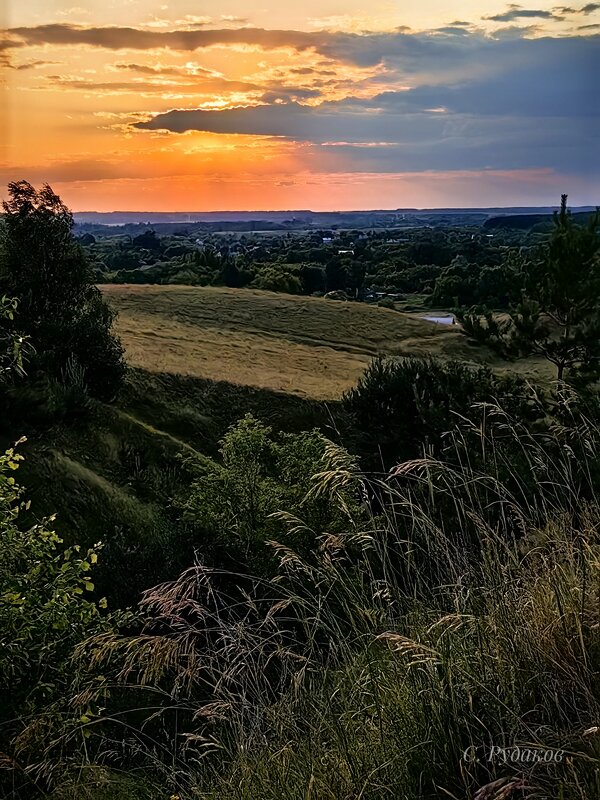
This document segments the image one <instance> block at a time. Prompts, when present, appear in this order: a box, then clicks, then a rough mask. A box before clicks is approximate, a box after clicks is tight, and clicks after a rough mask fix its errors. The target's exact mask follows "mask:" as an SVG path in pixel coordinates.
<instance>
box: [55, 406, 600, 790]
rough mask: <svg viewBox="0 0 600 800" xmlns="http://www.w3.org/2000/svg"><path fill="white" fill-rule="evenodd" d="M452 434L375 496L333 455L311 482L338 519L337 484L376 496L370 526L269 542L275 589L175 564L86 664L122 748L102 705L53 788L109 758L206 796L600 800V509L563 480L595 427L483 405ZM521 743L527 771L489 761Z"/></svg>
mask: <svg viewBox="0 0 600 800" xmlns="http://www.w3.org/2000/svg"><path fill="white" fill-rule="evenodd" d="M567 405H568V404H567ZM568 410H569V409H568V407H566V408H565V412H566V413H567V412H568ZM453 435H454V442H455V446H456V448H457V452H456V457H455V458H454V459H453V460H452V462H451V463H449V462H444V461H440V460H439V459H435V458H424V459H417V460H413V461H411V462H408V463H405V464H403V465H402V466H401V468H399V469H398V470H396V471H395V473H394V474H392V475H390V476H388V477H387V479H386V480H385V481H376V482H375V486H374V487H373V486H371V485H370V482H369V480H368V478H367V477H366V476H361V475H358V474H357V473H356V472H355V471H354V470H353V469H351V468H350V469H349V459H348V456H347V454H346V455H344V454H342V453H338V455H339V458H338V459H337V460H335V461H332V463H331V464H330V468H329V469H328V470H327V471H325V472H323V473H321V474H320V475H319V476H318V477H317V478H316V481H315V483H316V484H317V485H319V486H321V488H322V490H323V491H324V492H326V493H327V495H328V496H329V498H330V502H331V503H332V504H334V505H335V504H339V505H340V512H341V513H345V509H344V498H343V495H341V494H339V493H338V494H336V493H332V492H331V491H330V489H331V487H333V486H338V487H340V486H347V485H348V481H349V480H350V481H351V482H352V483H353V484H354V485H356V484H358V485H359V486H362V487H363V488H364V490H365V491H364V496H365V497H368V496H370V495H372V494H373V491H374V490H376V491H377V495H378V497H379V503H380V505H381V509H379V510H378V513H377V514H376V515H375V514H374V515H373V516H372V517H371V518H370V519H369V518H355V519H352V518H351V517H348V518H347V521H346V526H345V529H344V530H343V531H341V532H339V533H338V534H337V535H326V534H323V535H322V536H321V537H320V547H319V550H318V553H317V554H316V556H315V557H314V558H311V559H306V558H303V557H302V555H301V554H300V553H298V552H294V551H293V550H290V548H289V547H287V546H281V545H279V546H275V551H276V553H277V555H278V556H279V559H280V566H279V571H278V574H277V577H276V579H275V580H272V581H270V582H268V584H265V583H264V582H263V581H256V582H255V583H250V582H246V583H244V584H243V585H242V586H240V585H239V584H240V582H241V580H242V578H241V576H239V575H234V576H231V581H232V583H235V585H236V587H237V590H236V592H235V594H233V595H232V594H228V593H225V592H224V591H223V590H222V588H220V587H221V580H222V577H223V576H222V575H221V574H220V573H219V572H218V571H212V570H210V569H207V568H206V567H204V566H202V565H197V566H195V567H193V568H190V569H188V570H186V571H185V572H184V573H183V574H182V575H181V576H180V577H179V578H178V579H177V580H175V581H171V582H169V583H167V584H164V585H161V586H158V587H156V588H155V589H154V590H152V591H150V592H148V593H147V594H146V596H145V597H144V599H143V602H142V608H141V613H142V616H143V618H144V620H145V626H144V629H143V630H142V631H141V632H137V631H134V632H132V631H131V630H124V631H123V632H122V633H121V634H120V635H115V636H110V635H109V636H104V637H96V638H95V640H92V641H89V642H88V643H86V645H85V646H84V647H82V648H81V649H80V654H79V655H80V661H79V663H80V664H81V666H82V668H83V667H84V665H87V666H88V670H89V672H88V676H87V681H86V682H85V683H86V685H88V686H89V687H90V689H89V691H91V692H94V685H95V684H94V681H95V672H96V670H102V672H103V674H107V673H109V674H110V675H111V676H113V679H114V680H115V681H116V682H118V683H120V684H121V685H122V687H123V688H122V691H123V692H126V691H128V690H129V691H130V692H131V693H132V696H133V698H135V700H133V701H132V702H135V713H134V714H130V715H129V716H128V717H127V718H126V726H127V734H128V735H127V738H126V737H123V739H122V744H121V746H120V747H119V748H118V750H117V749H116V748H114V746H113V742H114V730H115V726H116V725H117V724H118V722H119V720H121V719H122V718H123V712H122V709H121V708H120V707H119V705H118V704H115V703H114V700H111V699H110V698H109V708H108V709H107V711H106V713H105V715H104V717H103V718H101V719H99V720H98V724H97V725H96V726H95V728H94V731H93V734H92V736H93V741H92V742H91V743H90V747H89V748H87V749H86V751H85V752H82V753H81V757H80V758H81V764H82V769H78V770H75V769H73V770H72V771H71V776H72V777H71V782H72V784H73V785H72V788H71V790H70V791H69V792H68V793H67V797H75V796H86V795H85V792H86V791H88V789H86V786H87V787H89V786H90V785H92V786H97V785H98V784H97V782H96V780H97V778H98V777H100V776H103V778H104V780H105V781H106V782H107V783H108V784H110V781H111V775H110V771H109V770H110V766H111V765H115V766H117V765H118V766H120V767H121V769H122V770H123V771H124V772H126V773H127V774H131V773H132V772H133V771H138V772H139V774H141V775H142V776H143V777H144V779H145V780H155V781H156V782H157V783H158V782H162V783H163V786H164V787H165V788H164V791H165V793H166V792H167V791H168V792H169V793H172V794H174V795H176V796H181V797H184V796H186V797H187V796H191V797H207V798H208V797H210V798H211V800H250V798H257V797H260V798H264V800H281V799H282V798H283V800H306V798H310V797H313V798H324V799H325V800H338V798H357V797H362V798H365V800H367V799H368V800H386V798H391V797H393V798H399V800H414V798H417V797H418V798H423V800H437V799H438V798H439V797H441V796H448V797H456V798H458V797H460V798H467V797H474V798H478V800H483V798H487V800H501V798H502V799H503V800H509V798H513V797H514V798H516V797H518V796H520V795H521V794H522V792H521V791H520V790H521V789H526V790H527V794H525V795H524V796H530V797H531V798H533V797H553V798H555V797H556V798H564V800H567V799H568V800H596V798H597V797H598V788H599V784H598V770H599V767H600V746H599V740H598V727H597V721H598V716H599V714H600V693H599V690H598V682H597V673H598V669H599V667H600V628H599V612H598V603H597V587H598V578H599V567H598V552H599V548H600V538H599V534H600V532H599V530H598V525H597V518H598V512H599V509H598V500H597V497H596V498H594V497H592V498H589V499H588V502H587V503H586V502H583V501H582V498H581V496H580V487H579V484H578V480H579V478H581V477H582V476H585V475H586V474H588V473H589V463H588V461H587V459H588V458H589V457H590V456H591V457H592V458H597V457H598V453H599V449H600V431H599V430H598V429H597V428H594V427H593V426H591V425H589V424H588V423H587V422H585V421H584V420H581V419H576V418H575V417H574V418H573V420H572V425H571V426H570V427H569V428H568V429H567V428H566V427H565V428H562V429H558V428H557V429H555V431H554V432H553V434H552V441H553V446H552V447H551V448H550V449H549V448H548V443H549V439H548V436H547V435H546V434H545V433H544V434H543V435H532V434H530V433H528V432H527V430H526V428H525V427H524V426H523V425H522V424H521V423H520V422H519V421H515V420H513V419H512V418H511V417H510V416H508V415H506V414H505V413H504V412H503V411H502V409H501V408H499V407H494V408H493V409H490V413H489V415H488V416H487V418H486V419H485V420H484V422H483V424H481V421H480V420H478V419H476V420H468V419H465V420H461V421H460V424H459V425H458V426H457V427H456V428H455V429H454V430H453ZM506 438H510V439H514V441H515V444H516V446H521V447H522V448H523V452H524V453H525V454H526V460H525V463H524V465H523V468H522V470H520V471H519V473H518V475H517V476H516V478H517V481H518V479H520V478H521V477H523V476H525V475H530V476H533V478H534V480H533V483H532V490H531V492H529V493H527V494H525V493H524V494H522V495H520V496H515V494H514V493H513V492H512V490H511V489H510V488H509V486H508V485H507V484H506V483H504V482H503V481H502V479H501V475H500V473H499V470H498V466H499V457H498V449H497V445H498V442H500V441H502V440H504V439H506ZM573 443H578V444H577V448H576V449H577V452H579V453H581V454H582V457H581V458H576V459H574V458H573V456H572V451H571V448H570V445H571V444H573ZM246 447H248V448H250V450H253V449H254V448H257V451H258V453H263V451H264V437H263V436H261V435H259V432H257V431H252V433H251V434H249V435H246V436H245V437H244V445H243V446H240V447H238V448H236V449H238V450H240V451H241V452H242V453H244V450H245V448H246ZM245 458H246V460H247V461H249V463H252V461H253V459H252V455H251V453H250V452H246V453H245ZM474 462H475V463H477V464H480V465H482V466H483V470H479V469H478V468H475V467H474V466H473V463H474ZM349 476H350V477H349ZM447 498H450V500H451V501H452V502H454V503H455V507H456V514H457V516H454V517H452V518H448V517H447V516H446V514H445V510H446V507H447V503H446V499H447ZM492 507H493V508H495V509H496V511H497V514H496V522H495V524H494V525H490V524H489V521H488V511H489V509H490V508H492ZM289 522H290V524H291V525H293V526H297V520H294V519H292V518H290V519H289ZM475 534H476V535H475ZM90 667H91V668H90ZM146 693H149V694H148V696H147V700H146V707H145V708H144V707H143V701H140V698H143V697H144V695H145V694H146ZM95 694H97V691H96V692H95ZM149 729H151V730H152V731H156V732H157V733H156V735H155V736H153V737H152V738H151V737H150V736H149V735H148V731H149ZM517 747H519V748H520V751H521V752H523V751H527V752H532V751H533V752H534V753H535V754H537V755H538V756H539V761H537V759H536V761H537V763H534V762H533V760H532V759H531V760H529V761H519V760H518V759H514V760H513V759H511V758H508V759H505V758H503V757H502V755H501V754H499V755H498V757H496V758H494V757H490V754H491V753H493V750H492V748H512V749H516V748H517ZM509 752H510V751H509ZM548 752H550V753H554V754H557V753H558V754H560V757H559V758H557V759H550V760H549V759H548V758H547V757H546V758H545V757H544V754H545V753H548ZM89 753H91V754H92V755H91V756H90V755H89ZM95 753H100V754H102V759H103V760H102V761H101V760H100V759H99V758H97V757H96V758H95V756H94V754H95ZM496 753H497V754H498V751H496ZM93 764H98V765H99V764H101V766H102V770H101V771H99V770H94V771H92V768H91V767H92V765H93ZM94 776H96V778H95V777H94ZM112 780H113V781H114V787H115V796H117V797H120V796H121V787H122V781H123V779H122V778H121V777H120V776H119V775H118V774H117V773H116V772H115V773H113V775H112ZM78 781H82V782H83V785H82V786H81V794H80V795H79V794H78V793H77V791H76V787H77V782H78ZM99 788H100V792H101V793H100V794H99V796H101V797H103V796H104V794H103V793H102V786H100V787H99ZM148 791H149V797H151V796H152V794H151V793H150V792H151V790H150V789H149V790H148ZM64 796H65V794H64V792H63V790H62V787H61V789H60V790H59V792H58V793H57V795H56V797H57V798H61V797H64ZM109 796H110V795H109Z"/></svg>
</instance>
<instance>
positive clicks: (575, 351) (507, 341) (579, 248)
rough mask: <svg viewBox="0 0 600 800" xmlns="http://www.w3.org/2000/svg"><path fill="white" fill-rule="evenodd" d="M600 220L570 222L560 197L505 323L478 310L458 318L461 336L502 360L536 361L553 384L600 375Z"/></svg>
mask: <svg viewBox="0 0 600 800" xmlns="http://www.w3.org/2000/svg"><path fill="white" fill-rule="evenodd" d="M599 226H600V214H599V212H598V211H597V212H596V213H595V214H593V215H592V216H591V217H590V220H589V223H588V224H587V225H579V224H577V223H575V222H574V221H573V217H572V215H571V213H570V212H569V211H568V210H567V195H562V198H561V207H560V211H559V212H557V213H555V215H554V229H553V231H552V234H551V236H550V238H549V241H548V243H547V244H546V245H545V246H544V247H543V249H542V252H541V254H540V256H539V257H538V258H535V259H533V260H529V261H524V262H523V263H522V265H521V273H520V275H519V276H517V277H518V279H519V281H520V282H522V283H521V285H522V290H521V294H520V298H519V300H518V301H517V302H515V303H513V304H512V305H511V306H510V308H509V316H508V319H500V318H498V317H496V316H495V315H494V314H492V313H491V312H489V311H485V310H483V311H482V310H478V311H474V312H470V313H467V314H464V315H463V325H464V329H465V332H466V333H467V334H468V335H469V336H471V337H472V338H474V339H477V340H478V341H481V342H484V343H486V344H489V345H491V346H492V347H493V348H494V349H496V350H497V351H498V352H499V353H500V354H501V355H502V356H504V357H505V358H508V359H512V358H524V357H527V356H531V355H540V356H543V357H544V358H545V359H547V360H548V361H549V362H550V363H551V364H553V365H554V367H555V369H556V378H557V380H559V381H562V380H564V379H566V378H567V377H568V378H569V379H581V380H583V381H586V382H589V381H593V380H596V379H597V378H598V376H599V375H600V236H599V233H600V231H599Z"/></svg>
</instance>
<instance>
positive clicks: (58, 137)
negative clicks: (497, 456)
mask: <svg viewBox="0 0 600 800" xmlns="http://www.w3.org/2000/svg"><path fill="white" fill-rule="evenodd" d="M565 1H566V2H568V0H565ZM2 2H3V5H0V9H1V10H0V15H2V14H3V15H4V18H2V19H0V22H1V23H2V27H3V29H4V30H3V31H2V34H1V36H0V67H1V69H2V76H1V80H0V111H1V114H0V182H1V187H2V188H1V192H0V193H1V194H2V196H5V194H6V185H7V183H8V182H9V181H11V180H20V179H25V180H29V181H30V182H31V183H33V184H34V185H40V184H41V183H43V182H48V183H50V184H51V185H52V187H53V188H54V190H55V191H57V192H58V193H59V194H60V195H61V197H62V198H63V199H64V200H65V201H66V202H67V204H68V205H69V206H70V207H71V208H72V209H73V210H75V211H91V210H97V211H110V210H121V211H202V210H242V209H244V210H268V209H273V210H282V209H285V210H287V209H312V210H315V211H319V210H349V209H365V208H379V209H384V208H415V207H416V208H433V207H465V206H515V205H553V204H554V205H555V204H557V203H558V201H559V197H560V194H561V193H563V192H566V193H568V194H569V200H570V203H571V204H573V205H595V204H597V203H600V191H599V188H600V156H599V151H600V148H599V147H598V138H599V137H598V122H599V117H600V89H599V86H600V83H599V81H598V75H600V2H591V3H589V2H585V0H584V2H576V3H574V4H573V5H568V6H567V5H565V6H562V5H560V6H557V5H554V3H553V2H547V0H532V2H531V3H530V4H526V5H516V4H506V3H503V2H502V0H463V2H462V3H461V4H457V3H455V2H449V0H421V2H418V3H414V2H413V3H408V2H399V1H396V2H390V1H389V0H386V1H385V2H380V0H371V2H365V0H302V2H297V0H295V2H289V1H288V2H286V0H219V2H216V1H215V0H156V2H155V1H154V0H92V2H85V0H71V2H59V0H27V1H26V2H24V1H23V0H0V4H2ZM459 6H460V10H459V11H457V8H458V7H459ZM457 15H458V16H457Z"/></svg>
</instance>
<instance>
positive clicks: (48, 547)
mask: <svg viewBox="0 0 600 800" xmlns="http://www.w3.org/2000/svg"><path fill="white" fill-rule="evenodd" d="M19 443H20V442H19ZM21 460H22V456H21V455H19V454H18V453H17V452H16V451H15V449H14V448H11V449H9V450H7V451H6V452H5V453H4V454H3V455H1V456H0V752H3V753H6V754H8V753H11V752H14V753H15V754H16V757H17V758H18V759H19V760H20V761H21V762H23V761H25V762H26V761H27V759H28V758H29V757H34V758H38V757H39V749H38V748H39V742H38V741H37V737H38V734H39V732H40V730H41V729H44V730H45V731H46V732H47V731H48V729H49V728H51V727H52V726H53V725H54V724H56V723H57V721H59V720H60V719H61V713H60V712H59V708H60V707H63V708H64V707H65V706H66V701H67V698H68V696H69V691H70V690H69V687H70V685H71V683H72V679H73V673H72V665H71V659H72V657H73V653H74V648H75V646H76V645H77V644H79V643H80V642H81V641H83V640H84V639H86V638H87V637H88V636H90V635H93V634H98V633H100V632H102V631H107V630H109V629H110V628H111V621H110V617H107V616H104V615H102V612H101V609H102V608H104V607H105V606H106V601H105V600H104V599H100V600H99V601H98V602H97V603H96V602H95V601H94V599H93V594H92V593H93V592H94V584H93V581H92V572H93V570H94V568H95V567H94V565H95V564H96V562H97V560H98V552H99V549H100V545H96V546H95V547H93V548H89V549H87V550H83V551H82V550H80V548H79V547H78V546H77V545H74V546H72V547H68V548H65V547H63V546H62V540H61V539H60V538H59V536H58V535H57V534H56V533H55V532H54V530H53V529H52V528H51V527H50V525H51V523H52V522H53V518H49V519H42V520H41V521H39V522H37V523H36V524H34V525H30V526H28V525H23V524H21V516H22V515H24V514H26V513H27V512H28V510H29V503H28V502H24V501H23V500H22V496H23V492H22V489H21V488H20V487H19V486H18V485H17V483H16V481H15V471H16V470H17V468H18V466H19V462H20V461H21ZM40 715H41V716H40ZM72 715H73V712H72V711H69V710H68V709H67V714H66V718H68V717H69V716H72ZM42 717H43V718H44V720H45V721H44V722H42ZM59 724H60V725H61V727H62V723H60V722H59ZM1 791H2V781H0V792H1Z"/></svg>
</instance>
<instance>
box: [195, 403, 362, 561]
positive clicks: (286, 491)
mask: <svg viewBox="0 0 600 800" xmlns="http://www.w3.org/2000/svg"><path fill="white" fill-rule="evenodd" d="M328 452H329V451H328V443H327V440H326V439H325V438H324V437H323V436H322V435H321V434H320V433H318V432H317V431H307V432H303V433H300V434H282V435H281V436H279V437H275V436H274V435H273V431H272V429H271V428H270V427H268V426H266V425H264V424H263V423H261V422H259V421H258V420H257V419H255V418H254V417H253V416H252V415H251V414H247V415H246V416H245V417H244V418H243V419H242V420H240V421H239V422H238V423H237V424H236V425H234V426H232V427H231V428H230V429H229V430H228V432H227V433H226V434H225V436H224V437H223V440H222V442H221V448H220V455H221V463H219V462H204V463H203V465H202V467H201V472H200V474H199V476H198V477H197V479H196V480H195V481H194V483H193V485H192V487H191V490H190V491H189V497H188V499H187V501H186V503H185V507H184V508H185V515H186V518H187V519H188V520H190V521H193V522H194V523H195V524H196V525H197V526H199V528H200V530H201V531H202V539H201V541H200V546H201V547H202V548H203V549H204V550H205V551H206V548H207V547H209V548H210V551H212V552H211V553H210V554H211V555H212V556H213V559H214V558H215V555H216V556H217V562H218V563H223V562H224V561H225V562H227V561H229V562H230V563H231V562H232V563H233V564H235V565H236V566H237V567H238V568H241V569H244V570H246V569H248V568H251V569H253V570H254V571H255V573H257V574H264V573H265V572H269V571H270V570H271V569H272V560H271V553H270V550H269V549H268V548H266V547H265V543H266V542H268V541H269V540H271V539H277V540H281V541H283V542H285V543H287V544H289V545H290V546H293V547H295V548H298V549H299V550H300V552H302V553H304V554H306V553H309V552H310V551H311V550H312V549H313V548H314V547H315V542H316V537H317V535H318V534H319V533H321V532H322V531H323V530H328V531H330V532H335V531H337V530H341V529H342V528H343V526H344V524H345V522H346V519H347V518H346V516H345V515H342V514H339V513H338V512H337V511H336V510H335V509H333V507H332V505H331V502H330V497H329V496H328V494H327V493H324V494H323V493H315V492H313V491H311V490H312V489H313V475H315V474H316V473H319V472H322V471H323V470H324V469H325V468H326V465H327V463H328ZM344 496H345V502H346V505H347V508H351V507H353V506H354V500H353V495H352V491H351V490H348V491H347V492H346V493H345V495H344ZM280 511H286V512H288V513H289V514H291V515H299V516H300V515H301V516H302V520H303V523H302V525H300V526H298V527H297V528H296V529H294V530H293V532H290V531H289V529H288V528H287V527H286V526H285V525H283V524H282V521H281V519H279V518H278V517H277V516H276V514H277V512H280ZM274 515H275V516H274ZM210 551H209V552H210Z"/></svg>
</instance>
